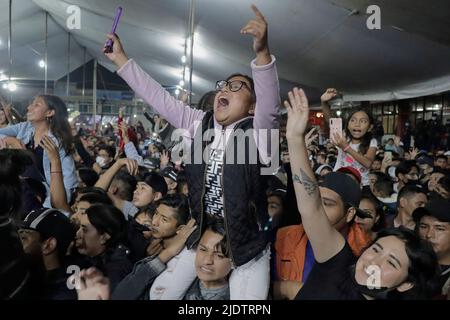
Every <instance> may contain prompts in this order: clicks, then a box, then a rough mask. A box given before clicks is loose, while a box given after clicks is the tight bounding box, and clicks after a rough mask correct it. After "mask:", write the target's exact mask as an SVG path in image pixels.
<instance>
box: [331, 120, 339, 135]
mask: <svg viewBox="0 0 450 320" xmlns="http://www.w3.org/2000/svg"><path fill="white" fill-rule="evenodd" d="M335 133H338V134H339V135H340V136H342V119H341V118H331V119H330V137H331V138H333V137H334V134H335Z"/></svg>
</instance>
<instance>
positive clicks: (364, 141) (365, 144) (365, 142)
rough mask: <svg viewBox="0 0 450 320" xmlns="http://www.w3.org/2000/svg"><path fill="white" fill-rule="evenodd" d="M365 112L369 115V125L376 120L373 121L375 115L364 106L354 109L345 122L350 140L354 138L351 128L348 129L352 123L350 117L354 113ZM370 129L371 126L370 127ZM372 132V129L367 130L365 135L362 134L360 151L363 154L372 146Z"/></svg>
mask: <svg viewBox="0 0 450 320" xmlns="http://www.w3.org/2000/svg"><path fill="white" fill-rule="evenodd" d="M360 111H361V112H364V113H365V114H367V116H368V117H369V126H370V125H373V123H374V121H373V116H372V113H371V112H369V111H367V110H366V109H362V108H358V109H356V110H354V111H353V112H352V113H351V114H350V116H349V117H348V118H347V123H346V124H345V133H346V135H347V137H348V138H350V141H351V139H352V134H351V132H350V130H348V125H349V123H350V119H351V118H352V117H353V115H354V114H355V113H357V112H360ZM369 129H370V128H369ZM372 137H373V136H372V132H371V131H367V132H366V134H365V135H363V136H362V138H361V143H360V145H359V150H358V151H359V152H360V153H361V154H363V155H365V154H366V152H367V150H369V147H370V141H371V140H372Z"/></svg>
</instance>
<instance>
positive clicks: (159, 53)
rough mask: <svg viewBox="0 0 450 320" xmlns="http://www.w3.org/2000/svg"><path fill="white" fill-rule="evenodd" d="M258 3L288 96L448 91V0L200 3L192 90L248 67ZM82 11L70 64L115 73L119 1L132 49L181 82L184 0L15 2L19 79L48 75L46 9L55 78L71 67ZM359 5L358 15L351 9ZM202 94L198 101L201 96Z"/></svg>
mask: <svg viewBox="0 0 450 320" xmlns="http://www.w3.org/2000/svg"><path fill="white" fill-rule="evenodd" d="M252 2H255V3H256V5H257V6H258V7H259V9H260V10H261V11H262V12H263V14H264V15H265V16H266V19H267V21H268V23H269V40H270V48H271V51H272V53H273V54H274V55H275V56H276V58H277V66H278V73H279V77H280V85H281V91H282V95H284V94H286V92H287V90H289V89H291V88H292V86H294V85H295V84H300V85H302V86H303V87H306V91H307V93H308V94H309V95H310V96H311V97H312V100H316V101H317V99H318V97H319V95H320V92H321V91H322V90H323V89H325V88H327V87H337V88H338V89H339V90H341V91H342V92H344V93H345V99H346V100H387V99H395V98H408V97H414V96H420V95H426V94H433V93H437V92H442V91H446V90H450V81H449V80H450V59H449V58H448V57H449V56H450V38H449V37H448V34H450V22H449V21H450V10H449V9H450V2H449V1H447V0H433V1H432V2H425V1H423V0H396V1H389V0H370V1H368V0H303V1H298V0H283V1H273V0H259V1H255V0H228V1H212V0H197V1H196V11H195V30H196V36H195V38H194V39H195V47H194V57H195V60H194V72H193V73H194V77H193V91H194V93H195V94H196V97H200V96H201V95H202V94H203V93H205V92H207V91H209V90H211V89H212V88H213V86H214V83H215V81H216V80H218V79H222V78H224V77H226V76H227V75H229V74H230V73H234V72H242V73H247V74H250V72H251V70H250V68H249V62H250V60H251V59H252V58H253V52H252V49H251V44H252V40H251V38H250V37H249V36H243V35H241V34H240V33H239V30H240V28H241V27H242V26H243V25H244V24H245V23H246V22H247V21H248V20H249V19H251V18H252V17H253V13H252V11H251V10H250V4H251V3H252ZM72 4H74V5H78V6H79V7H80V8H81V29H80V30H70V33H71V35H72V40H73V41H72V44H71V50H70V53H71V54H70V56H71V57H70V69H71V71H72V70H75V69H76V68H78V67H79V66H80V65H82V63H83V49H82V47H86V49H87V54H88V55H87V61H88V60H89V59H92V58H97V59H98V60H99V63H100V64H102V65H103V66H105V67H106V68H108V69H109V70H111V71H112V70H114V66H113V65H112V64H111V63H110V62H109V61H108V60H107V59H106V58H105V57H104V56H103V54H102V52H101V48H102V46H103V44H104V41H105V34H106V33H107V32H109V29H110V27H111V23H112V19H113V16H114V14H115V8H116V7H118V6H119V5H120V6H122V7H123V9H124V11H123V15H122V19H121V21H120V24H119V27H118V30H117V32H118V34H119V35H120V37H121V39H122V42H123V43H124V46H125V49H126V52H127V54H128V55H129V56H130V57H132V58H134V59H135V60H136V61H137V62H138V63H139V64H140V65H141V66H142V67H143V68H144V69H145V70H146V71H147V72H149V73H150V74H151V75H152V76H153V77H154V78H156V79H157V80H158V81H159V82H161V83H162V84H164V85H176V84H177V83H178V81H179V80H180V79H181V77H180V74H181V70H182V64H181V61H180V57H181V56H182V55H183V50H184V49H183V43H184V38H185V35H186V33H187V19H188V11H189V1H187V0H164V1H157V0H127V1H123V0H71V1H61V0H33V1H32V2H30V1H29V0H14V1H13V42H12V43H13V49H12V54H13V57H14V67H13V76H14V78H20V79H43V69H41V68H40V67H39V66H38V65H37V61H38V60H39V59H41V58H40V57H41V56H43V53H44V21H45V13H44V12H45V11H48V12H49V14H50V18H49V40H48V41H49V42H48V43H49V57H48V61H49V66H48V77H49V79H59V78H61V77H63V76H64V75H65V74H66V73H67V26H66V19H67V17H68V15H69V14H68V13H67V11H66V10H67V7H68V6H69V5H72ZM371 4H377V5H379V6H380V7H381V21H382V29H381V30H369V29H368V28H367V27H366V20H367V18H368V15H367V14H366V8H367V7H368V6H369V5H371ZM7 5H8V3H7V2H6V1H3V2H2V3H1V4H0V40H1V44H0V66H1V68H2V69H3V70H4V71H5V72H7V71H8V54H7V39H8V6H7ZM352 10H357V11H358V12H359V13H357V14H351V12H352ZM194 100H196V99H194Z"/></svg>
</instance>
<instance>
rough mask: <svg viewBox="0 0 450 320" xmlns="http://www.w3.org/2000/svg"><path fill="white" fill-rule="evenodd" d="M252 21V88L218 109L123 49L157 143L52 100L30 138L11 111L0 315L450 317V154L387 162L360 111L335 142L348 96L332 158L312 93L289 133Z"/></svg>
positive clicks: (390, 144)
mask: <svg viewBox="0 0 450 320" xmlns="http://www.w3.org/2000/svg"><path fill="white" fill-rule="evenodd" d="M253 10H254V12H255V18H254V19H253V20H251V21H250V22H248V24H246V25H245V26H244V27H243V28H242V30H241V33H242V34H244V35H245V34H248V35H250V36H252V38H253V51H254V53H255V55H256V57H255V59H254V60H253V61H252V62H251V69H252V77H249V76H247V75H243V74H232V75H230V76H229V77H227V78H226V80H222V81H218V82H217V85H216V90H215V91H214V92H213V93H212V94H211V93H208V94H207V97H206V96H205V99H202V101H203V102H202V104H203V103H204V104H205V106H204V108H201V109H196V108H191V107H190V106H188V105H186V103H185V102H184V101H179V100H177V99H176V98H175V97H173V96H171V95H170V94H169V93H168V92H167V91H166V90H164V88H163V87H162V86H161V85H160V84H159V83H158V82H157V81H156V80H154V79H153V78H152V77H151V76H150V75H148V74H147V73H146V72H145V71H144V70H143V69H142V68H141V67H140V66H139V65H138V62H136V61H134V60H133V59H129V58H128V57H127V55H126V53H125V50H124V48H123V46H122V43H121V41H120V39H119V38H118V37H117V35H113V34H111V35H108V38H109V39H111V40H113V50H112V52H105V55H106V56H107V58H108V59H110V60H111V61H112V62H113V63H114V64H115V65H116V66H117V70H118V71H117V73H118V74H119V75H120V76H121V77H122V78H123V79H124V80H125V81H126V82H127V83H128V85H129V86H130V87H131V88H132V90H134V91H135V93H136V94H137V95H139V96H140V97H142V98H143V99H144V101H145V102H146V103H148V104H149V105H151V106H152V107H153V109H154V110H155V112H156V115H154V116H150V115H149V114H146V117H147V119H148V120H149V121H150V123H151V126H150V127H147V128H145V127H144V125H143V124H142V123H141V122H138V123H137V124H135V125H134V126H132V125H131V124H130V123H127V122H126V121H125V120H124V117H123V109H121V110H120V111H119V121H118V123H117V124H114V125H108V126H107V128H105V129H104V130H103V132H95V131H89V130H83V129H79V130H78V129H77V128H76V127H74V125H73V124H70V123H69V121H68V113H67V108H66V105H65V103H64V102H63V101H62V100H61V99H60V98H59V97H56V96H52V95H39V96H37V97H36V98H35V99H34V100H33V102H32V103H31V104H30V105H29V106H28V108H27V114H26V119H25V120H23V119H19V118H20V115H15V116H14V115H12V111H11V110H12V108H11V106H9V105H7V104H6V103H5V102H2V104H3V109H2V110H1V111H0V122H1V123H0V149H1V150H0V203H1V204H2V205H1V206H0V248H1V251H2V254H1V255H0V297H1V298H2V299H49V300H75V299H80V300H85V299H86V300H109V299H111V300H183V299H184V300H240V299H242V300H245V299H252V300H266V299H273V300H279V299H300V300H301V299H352V300H363V299H368V300H372V299H389V300H409V299H450V175H449V170H450V152H449V151H448V150H445V149H440V147H439V146H437V147H436V146H435V147H434V148H433V149H428V150H427V149H426V148H425V149H424V150H419V149H417V148H414V147H410V142H406V141H402V138H400V137H396V138H395V139H392V140H389V141H387V142H386V143H385V144H384V145H383V144H381V143H380V142H381V141H377V139H375V138H374V135H373V130H374V121H373V118H372V116H371V113H370V112H369V111H367V110H364V109H357V110H354V111H353V112H352V113H351V114H350V115H349V116H348V118H347V119H343V120H344V121H343V123H344V126H343V131H342V133H339V132H335V131H333V132H331V131H332V130H330V128H329V127H328V123H329V119H331V118H332V117H333V116H332V111H331V108H330V105H329V104H330V101H331V100H332V99H333V98H335V97H336V95H338V91H337V90H336V89H334V88H330V89H327V90H326V91H325V92H324V94H323V95H322V97H321V102H322V109H323V113H324V124H325V128H326V132H329V134H328V138H327V139H326V140H325V142H324V143H322V144H320V143H319V139H318V131H317V128H315V127H313V126H312V125H311V124H310V123H309V114H310V110H309V103H308V99H307V97H306V95H305V93H304V92H303V90H301V89H298V88H293V90H292V91H290V92H289V94H288V98H287V100H286V101H284V107H285V108H286V109H287V121H285V125H283V123H284V121H283V120H282V118H281V112H280V108H281V101H280V94H279V83H278V75H277V69H276V59H275V56H273V55H272V54H271V52H270V51H269V45H268V31H267V22H266V20H265V18H264V16H263V15H262V14H261V12H259V11H258V9H257V8H256V7H253ZM207 105H208V106H207ZM16 113H17V112H16ZM176 129H183V130H184V131H183V132H184V136H183V139H175V140H174V139H173V135H172V134H173V133H174V132H175V131H176ZM239 131H242V132H251V134H249V135H248V134H247V135H246V134H244V137H242V135H239V134H237V132H239ZM261 132H264V133H263V134H261ZM279 132H280V134H278V133H279ZM273 133H276V134H275V135H274V134H273ZM264 134H268V135H269V136H270V138H269V139H263V138H262V136H263V135H264ZM197 137H201V138H200V140H201V141H200V143H199V141H198V139H196V138H197ZM205 137H206V139H205ZM274 137H276V139H279V140H277V141H276V144H277V145H279V148H278V149H277V150H273V148H272V145H273V144H272V143H271V142H272V141H271V140H273V139H274ZM266 138H267V137H266ZM321 140H322V139H321ZM236 141H238V142H242V143H241V144H239V143H238V146H236ZM252 146H253V147H254V148H252ZM254 150H256V151H257V154H258V157H257V161H251V158H253V157H252V156H253V154H252V153H253V152H254ZM197 153H200V155H203V158H202V157H200V161H194V160H193V159H194V158H196V154H197ZM205 155H206V156H205ZM242 156H243V159H244V161H243V162H239V159H238V158H240V157H242ZM275 158H276V161H275V162H276V163H278V161H279V163H280V166H279V167H278V168H276V170H275V171H274V172H273V173H272V174H271V175H268V174H262V170H263V169H264V168H267V167H268V166H269V164H270V163H269V162H270V161H272V162H273V161H274V159H275ZM197 160H198V159H197Z"/></svg>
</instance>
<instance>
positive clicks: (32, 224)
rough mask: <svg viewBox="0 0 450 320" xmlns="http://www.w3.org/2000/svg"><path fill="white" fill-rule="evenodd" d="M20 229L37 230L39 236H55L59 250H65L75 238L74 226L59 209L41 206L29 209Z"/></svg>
mask: <svg viewBox="0 0 450 320" xmlns="http://www.w3.org/2000/svg"><path fill="white" fill-rule="evenodd" d="M21 228H22V229H28V230H33V231H37V232H39V234H40V235H41V238H42V239H44V240H46V239H48V238H55V239H56V241H57V242H58V247H59V249H60V251H61V252H65V251H67V248H68V247H69V245H70V243H71V242H72V241H73V240H74V239H75V233H76V230H75V227H74V226H73V224H72V223H71V222H70V220H69V218H67V217H66V216H65V215H64V214H63V213H61V211H58V210H55V209H48V208H41V209H38V210H33V211H31V212H30V213H29V214H28V215H27V216H26V217H25V219H24V221H23V223H22V225H21Z"/></svg>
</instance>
